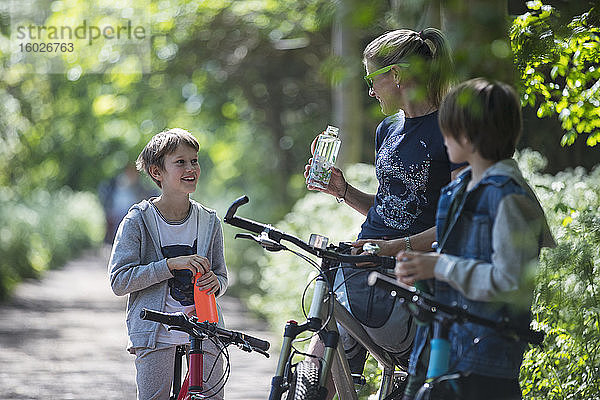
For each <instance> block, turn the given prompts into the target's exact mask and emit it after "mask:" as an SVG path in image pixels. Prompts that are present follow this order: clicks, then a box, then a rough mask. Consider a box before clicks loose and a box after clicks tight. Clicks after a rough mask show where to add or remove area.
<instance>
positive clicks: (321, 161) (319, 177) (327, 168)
mask: <svg viewBox="0 0 600 400" xmlns="http://www.w3.org/2000/svg"><path fill="white" fill-rule="evenodd" d="M338 132H339V128H336V127H335V126H331V125H328V126H327V129H326V130H325V132H323V133H321V134H320V135H319V137H318V138H317V144H316V145H315V151H314V153H313V160H312V164H311V166H310V171H309V172H308V178H307V179H306V183H307V184H309V185H310V186H315V187H318V188H321V189H327V186H328V185H329V179H330V178H331V167H333V166H334V164H335V160H336V158H337V155H338V152H339V151H340V145H341V144H342V141H341V140H340V138H339V137H338Z"/></svg>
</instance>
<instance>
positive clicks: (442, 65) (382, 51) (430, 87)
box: [363, 28, 454, 107]
mask: <svg viewBox="0 0 600 400" xmlns="http://www.w3.org/2000/svg"><path fill="white" fill-rule="evenodd" d="M367 61H370V62H372V63H374V64H375V65H376V66H378V67H379V68H383V67H387V66H388V65H392V64H398V63H400V62H407V63H409V64H411V67H409V68H411V75H412V76H414V77H415V78H418V79H419V81H418V82H422V86H423V87H424V88H425V90H426V96H427V99H428V100H429V101H430V102H431V103H433V104H434V105H435V106H436V107H437V106H439V104H440V102H441V101H442V98H443V97H444V95H445V94H446V93H447V92H448V89H449V88H450V84H451V81H452V76H453V73H454V66H453V62H452V56H451V54H450V47H449V45H448V42H447V41H446V38H445V37H444V34H443V33H442V32H441V31H440V30H438V29H435V28H426V29H423V30H422V31H421V32H415V31H413V30H410V29H398V30H395V31H391V32H387V33H384V34H383V35H381V36H379V37H378V38H376V39H375V40H373V41H372V42H371V43H369V44H368V45H367V47H366V48H365V51H364V52H363V62H364V63H365V64H366V62H367Z"/></svg>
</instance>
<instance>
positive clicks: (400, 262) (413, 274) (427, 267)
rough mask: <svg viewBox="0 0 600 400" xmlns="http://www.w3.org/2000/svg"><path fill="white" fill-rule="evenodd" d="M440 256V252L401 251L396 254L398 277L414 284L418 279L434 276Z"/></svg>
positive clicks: (409, 283) (408, 283) (402, 280)
mask: <svg viewBox="0 0 600 400" xmlns="http://www.w3.org/2000/svg"><path fill="white" fill-rule="evenodd" d="M438 257H439V254H438V253H419V252H414V251H401V252H400V253H398V255H396V279H398V280H399V281H400V282H402V283H404V284H407V285H411V286H412V285H414V284H415V282H416V281H422V280H425V279H431V278H433V277H434V274H433V270H434V269H435V264H436V263H437V260H438Z"/></svg>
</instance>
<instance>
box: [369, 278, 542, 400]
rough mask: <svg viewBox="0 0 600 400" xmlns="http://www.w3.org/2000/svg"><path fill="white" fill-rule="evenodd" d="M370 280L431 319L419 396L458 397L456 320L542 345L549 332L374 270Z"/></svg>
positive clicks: (417, 314) (427, 320)
mask: <svg viewBox="0 0 600 400" xmlns="http://www.w3.org/2000/svg"><path fill="white" fill-rule="evenodd" d="M368 284H369V285H371V286H373V285H379V286H380V287H382V288H384V289H386V290H389V291H390V292H393V293H394V295H396V296H398V297H399V298H400V300H401V301H404V302H407V303H408V304H409V305H412V307H410V306H409V309H411V310H412V312H414V314H415V317H416V318H417V319H419V320H421V321H423V322H425V323H430V324H431V325H432V326H433V332H434V336H433V338H432V340H431V343H430V346H431V349H430V354H429V363H428V368H427V373H426V378H425V383H424V384H423V386H422V387H421V388H420V389H419V391H418V392H417V395H416V397H415V400H428V399H430V398H431V396H433V395H434V394H435V396H436V398H438V399H439V398H446V397H447V398H449V399H455V398H456V396H457V393H456V388H455V387H454V386H453V384H452V381H453V380H455V379H458V378H460V377H461V376H462V375H461V374H460V373H451V371H450V366H449V359H450V342H449V340H448V334H449V331H450V327H451V325H452V324H455V323H464V322H471V323H475V324H479V325H482V326H485V327H488V328H492V329H494V330H495V331H496V332H498V333H499V334H501V335H502V336H504V337H506V338H508V339H512V340H518V341H523V342H526V343H530V344H532V345H537V346H541V344H542V342H543V341H544V336H545V333H544V332H543V331H535V330H532V329H524V328H521V327H515V326H513V325H511V321H510V320H509V319H503V320H502V321H494V320H491V319H488V318H483V317H480V316H478V315H474V314H471V313H469V312H468V311H467V310H466V309H464V308H461V307H459V306H458V305H448V304H444V303H440V302H438V301H436V300H435V298H434V297H432V296H431V295H428V294H426V293H423V292H421V291H419V290H418V289H416V288H414V287H412V286H407V285H405V284H403V283H401V282H398V281H397V280H396V279H394V278H391V277H389V276H386V275H383V274H380V273H378V272H371V273H370V274H369V278H368ZM443 396H446V397H443Z"/></svg>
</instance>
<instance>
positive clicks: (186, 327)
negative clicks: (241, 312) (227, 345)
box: [140, 308, 271, 356]
mask: <svg viewBox="0 0 600 400" xmlns="http://www.w3.org/2000/svg"><path fill="white" fill-rule="evenodd" d="M140 318H141V319H144V320H148V321H154V322H160V323H161V324H165V325H169V326H172V327H176V328H180V330H183V331H184V332H186V333H187V334H189V335H191V336H201V334H202V333H204V334H207V335H209V336H211V335H213V336H218V337H219V338H220V339H225V340H226V341H228V342H231V343H235V344H240V345H248V346H250V347H251V348H252V349H253V350H258V351H259V352H260V353H262V354H265V355H267V356H268V354H267V353H265V352H266V351H267V350H269V347H271V344H270V343H269V342H267V341H266V340H262V339H258V338H255V337H253V336H250V335H246V334H244V333H242V332H236V331H231V330H229V329H224V328H219V327H218V326H216V325H215V324H214V323H212V324H211V323H208V322H194V321H193V320H192V319H190V318H189V317H188V316H187V315H185V314H183V313H174V314H168V313H163V312H159V311H154V310H148V309H146V308H144V309H143V310H142V311H141V312H140Z"/></svg>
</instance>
